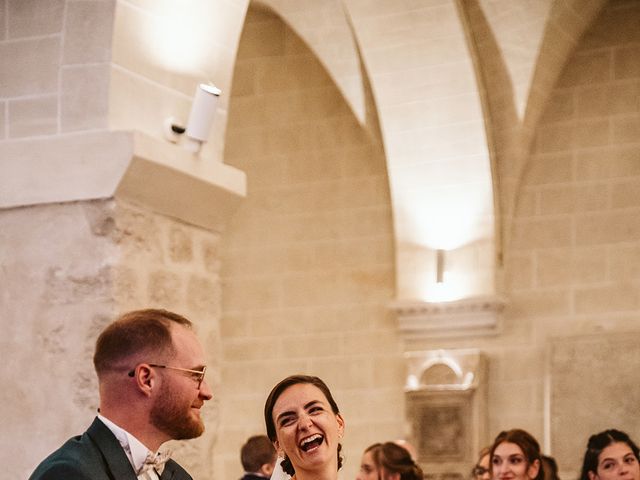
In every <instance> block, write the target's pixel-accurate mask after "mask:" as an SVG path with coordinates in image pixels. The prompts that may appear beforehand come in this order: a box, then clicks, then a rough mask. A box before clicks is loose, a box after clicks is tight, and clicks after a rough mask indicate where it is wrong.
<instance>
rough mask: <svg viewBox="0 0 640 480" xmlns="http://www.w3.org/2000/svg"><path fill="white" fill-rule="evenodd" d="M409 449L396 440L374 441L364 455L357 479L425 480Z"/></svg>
mask: <svg viewBox="0 0 640 480" xmlns="http://www.w3.org/2000/svg"><path fill="white" fill-rule="evenodd" d="M423 477H424V475H423V473H422V469H421V468H420V466H419V465H418V464H417V463H416V462H415V461H414V460H413V458H412V457H411V454H410V453H409V451H408V450H407V449H406V448H404V447H401V446H400V445H398V444H396V443H394V442H385V443H374V444H373V445H371V446H370V447H368V448H367V449H366V450H365V451H364V454H363V455H362V463H361V465H360V473H359V474H358V476H357V477H356V480H423Z"/></svg>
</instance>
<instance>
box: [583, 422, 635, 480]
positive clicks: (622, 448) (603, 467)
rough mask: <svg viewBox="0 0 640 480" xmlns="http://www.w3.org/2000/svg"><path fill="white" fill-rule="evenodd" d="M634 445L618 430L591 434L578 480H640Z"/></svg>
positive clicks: (627, 436)
mask: <svg viewBox="0 0 640 480" xmlns="http://www.w3.org/2000/svg"><path fill="white" fill-rule="evenodd" d="M639 461H640V457H639V454H638V446H637V445H636V444H635V443H634V442H633V441H632V440H631V438H629V435H627V434H626V433H624V432H621V431H620V430H613V429H611V430H605V431H604V432H600V433H597V434H595V435H591V437H589V442H588V443H587V451H586V452H585V454H584V461H583V462H582V473H581V474H580V480H640V466H639Z"/></svg>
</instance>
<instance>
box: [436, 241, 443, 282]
mask: <svg viewBox="0 0 640 480" xmlns="http://www.w3.org/2000/svg"><path fill="white" fill-rule="evenodd" d="M436 283H444V250H442V249H441V248H439V249H438V250H436Z"/></svg>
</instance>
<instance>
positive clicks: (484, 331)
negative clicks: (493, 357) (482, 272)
mask: <svg viewBox="0 0 640 480" xmlns="http://www.w3.org/2000/svg"><path fill="white" fill-rule="evenodd" d="M505 303H506V302H505V300H504V299H503V298H502V297H497V296H490V297H474V298H466V299H463V300H456V301H451V302H422V301H419V300H415V301H396V302H394V303H392V304H391V306H390V308H391V309H392V310H393V311H394V312H395V313H396V316H397V318H398V328H399V330H400V333H401V334H402V336H403V337H404V339H405V340H409V341H412V340H424V339H429V338H443V337H462V336H484V335H496V334H498V333H499V332H500V325H501V322H500V318H501V313H502V310H503V309H504V306H505Z"/></svg>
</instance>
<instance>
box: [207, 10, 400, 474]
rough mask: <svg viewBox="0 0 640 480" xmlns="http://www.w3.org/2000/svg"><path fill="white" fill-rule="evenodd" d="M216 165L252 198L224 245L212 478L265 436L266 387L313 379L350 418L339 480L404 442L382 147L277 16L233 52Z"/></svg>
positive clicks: (251, 26) (257, 17) (235, 470)
mask: <svg viewBox="0 0 640 480" xmlns="http://www.w3.org/2000/svg"><path fill="white" fill-rule="evenodd" d="M225 162H227V163H229V164H232V165H234V166H237V167H239V168H241V169H242V170H245V171H246V172H247V177H248V196H247V200H246V201H245V203H244V205H243V206H242V207H241V209H240V211H239V212H238V214H237V215H236V216H235V218H234V219H233V221H232V222H231V224H230V226H229V229H228V231H227V232H225V235H224V236H223V255H222V278H223V289H222V293H223V320H222V336H223V344H224V353H223V359H224V360H223V369H222V390H221V395H220V396H221V428H220V437H221V438H224V439H225V442H224V443H223V444H221V445H220V446H219V450H218V451H217V452H219V453H220V455H216V458H215V461H216V468H215V472H216V477H217V478H239V476H240V475H241V474H242V467H241V465H240V461H239V453H238V452H239V449H240V446H241V445H242V443H243V442H244V440H245V439H246V438H247V437H248V436H249V435H252V434H257V433H262V432H264V420H263V417H262V410H263V407H264V401H265V399H266V396H267V394H268V392H269V390H270V389H271V387H273V385H275V383H276V382H277V381H279V380H281V379H282V378H284V377H285V376H287V375H290V374H294V373H308V374H315V375H318V376H320V377H321V378H323V379H324V380H325V381H326V382H327V383H328V385H329V386H330V387H331V388H332V391H333V393H334V394H335V397H336V400H337V402H338V405H339V406H340V408H341V410H342V411H343V413H344V416H345V418H346V425H347V427H346V435H345V438H344V441H343V445H344V452H345V454H346V459H347V460H346V463H345V467H344V470H343V473H342V477H343V478H345V479H348V478H353V477H355V474H356V472H357V469H358V467H359V462H360V453H361V452H362V450H363V449H364V448H365V447H366V446H368V445H369V444H370V443H371V442H372V441H373V440H374V439H377V438H397V437H400V436H402V434H403V422H402V418H403V411H404V404H403V402H404V400H403V394H402V385H403V382H404V367H403V362H402V358H401V346H400V344H399V341H398V337H397V333H396V330H395V323H394V319H393V318H392V317H391V316H390V315H389V313H388V311H387V309H386V305H387V303H388V302H389V301H390V300H391V299H392V296H393V291H394V287H393V285H394V275H393V271H394V264H393V243H392V230H391V211H390V207H389V192H388V186H387V179H386V173H385V165H384V155H383V151H382V148H381V145H380V141H379V139H378V138H377V137H376V136H370V134H368V133H367V132H366V131H365V130H363V129H362V128H361V127H360V126H359V124H358V122H357V119H356V118H355V117H354V116H353V114H352V113H351V111H350V109H349V106H348V105H347V103H346V102H345V100H344V99H343V98H342V97H341V95H340V93H339V91H338V89H337V88H336V86H335V85H334V84H333V83H332V82H331V80H330V79H329V77H328V76H327V74H326V73H325V72H324V70H323V68H322V67H321V66H320V63H319V61H318V60H317V58H315V57H314V55H313V54H312V53H311V52H310V51H309V50H308V49H307V47H306V46H305V45H304V44H303V43H302V42H301V40H300V39H299V38H298V37H297V36H296V35H295V34H294V33H293V32H292V31H291V30H289V29H288V28H287V27H286V26H285V25H284V23H283V22H282V21H281V20H280V19H278V18H277V17H275V16H273V15H271V14H270V13H269V12H268V11H266V10H258V9H253V8H252V9H251V10H250V11H249V15H248V17H247V23H246V25H245V30H244V32H243V36H242V38H241V41H240V46H239V58H238V60H237V63H236V70H235V75H234V89H233V92H232V98H231V104H230V118H229V125H228V135H227V146H226V152H225Z"/></svg>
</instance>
